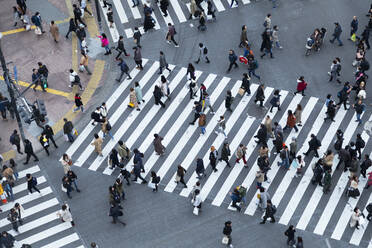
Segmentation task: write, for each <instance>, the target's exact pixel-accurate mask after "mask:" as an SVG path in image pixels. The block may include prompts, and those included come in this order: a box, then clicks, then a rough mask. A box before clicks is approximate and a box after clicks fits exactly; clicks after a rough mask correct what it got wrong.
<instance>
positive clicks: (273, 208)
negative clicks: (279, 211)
mask: <svg viewBox="0 0 372 248" xmlns="http://www.w3.org/2000/svg"><path fill="white" fill-rule="evenodd" d="M271 209H272V210H273V215H274V214H275V213H276V206H275V205H274V204H273V205H272V206H271Z"/></svg>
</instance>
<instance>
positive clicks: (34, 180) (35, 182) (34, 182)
mask: <svg viewBox="0 0 372 248" xmlns="http://www.w3.org/2000/svg"><path fill="white" fill-rule="evenodd" d="M32 184H33V185H34V186H36V185H37V179H36V177H32Z"/></svg>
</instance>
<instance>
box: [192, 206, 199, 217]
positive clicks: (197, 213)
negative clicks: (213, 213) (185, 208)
mask: <svg viewBox="0 0 372 248" xmlns="http://www.w3.org/2000/svg"><path fill="white" fill-rule="evenodd" d="M192 213H193V214H194V215H199V208H198V207H194V210H193V211H192Z"/></svg>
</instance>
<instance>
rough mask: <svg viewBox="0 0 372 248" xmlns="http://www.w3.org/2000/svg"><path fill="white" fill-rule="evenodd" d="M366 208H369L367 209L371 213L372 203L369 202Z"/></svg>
mask: <svg viewBox="0 0 372 248" xmlns="http://www.w3.org/2000/svg"><path fill="white" fill-rule="evenodd" d="M366 209H367V211H368V212H369V213H371V212H372V203H370V204H368V206H367V207H366Z"/></svg>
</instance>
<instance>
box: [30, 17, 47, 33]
mask: <svg viewBox="0 0 372 248" xmlns="http://www.w3.org/2000/svg"><path fill="white" fill-rule="evenodd" d="M31 21H32V23H33V24H34V25H35V26H36V28H38V29H40V31H41V34H43V33H45V31H44V30H43V24H42V20H41V16H40V13H39V12H35V15H33V16H32V17H31Z"/></svg>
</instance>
